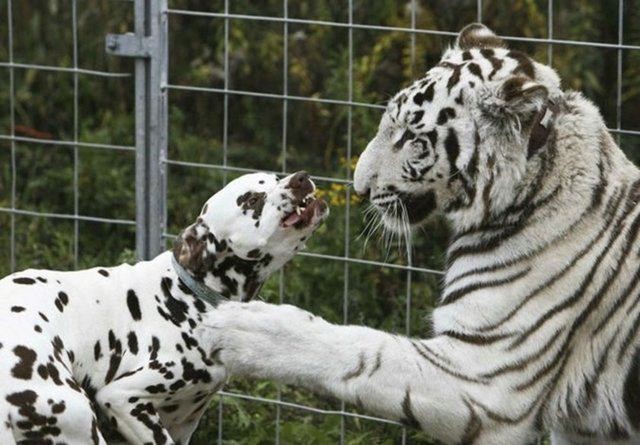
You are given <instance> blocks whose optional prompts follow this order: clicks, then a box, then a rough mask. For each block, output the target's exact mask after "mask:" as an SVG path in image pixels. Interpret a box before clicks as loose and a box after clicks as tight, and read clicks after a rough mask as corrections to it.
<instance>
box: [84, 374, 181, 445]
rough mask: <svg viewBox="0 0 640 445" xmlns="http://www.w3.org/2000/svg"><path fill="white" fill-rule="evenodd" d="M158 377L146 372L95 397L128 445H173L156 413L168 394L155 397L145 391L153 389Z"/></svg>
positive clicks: (132, 376)
mask: <svg viewBox="0 0 640 445" xmlns="http://www.w3.org/2000/svg"><path fill="white" fill-rule="evenodd" d="M157 376H158V374H157V372H155V371H153V370H150V369H147V368H143V369H141V370H139V371H138V372H135V373H134V374H132V375H129V376H126V377H123V378H120V379H117V380H114V381H113V382H111V383H109V384H108V385H106V386H105V387H103V388H101V389H100V390H99V391H98V393H97V394H96V401H97V402H98V405H99V406H100V409H102V410H103V412H104V413H105V414H106V415H107V417H108V418H109V419H110V420H111V422H112V423H113V424H114V426H115V427H116V428H117V430H118V431H119V432H120V434H122V435H123V436H124V437H125V439H127V441H128V442H129V443H140V444H142V443H144V444H147V443H152V444H173V443H174V441H173V439H172V437H171V435H170V434H169V432H168V431H167V430H166V429H165V428H164V427H163V426H162V422H161V419H160V416H159V414H158V412H157V410H156V409H157V408H156V407H157V406H158V405H159V403H158V402H159V401H161V399H162V397H164V396H166V394H152V393H150V392H149V391H148V390H146V389H145V388H150V387H153V383H155V382H156V381H157ZM161 396H162V397H161Z"/></svg>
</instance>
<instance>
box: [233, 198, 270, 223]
mask: <svg viewBox="0 0 640 445" xmlns="http://www.w3.org/2000/svg"><path fill="white" fill-rule="evenodd" d="M266 202H267V194H266V193H265V192H246V193H245V194H243V195H240V196H238V199H236V204H237V205H238V207H241V208H242V211H243V213H245V214H246V213H247V212H248V211H250V210H251V211H252V218H253V219H260V217H261V216H262V209H263V208H264V205H265V203H266Z"/></svg>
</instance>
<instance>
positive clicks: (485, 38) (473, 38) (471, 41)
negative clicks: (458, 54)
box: [455, 23, 507, 50]
mask: <svg viewBox="0 0 640 445" xmlns="http://www.w3.org/2000/svg"><path fill="white" fill-rule="evenodd" d="M455 47H456V48H459V49H462V50H468V49H473V48H476V49H488V48H506V47H507V45H505V43H504V41H503V40H502V39H501V38H500V37H498V36H497V35H496V34H495V33H494V32H493V31H491V30H490V29H489V28H487V27H486V26H484V25H483V24H482V23H471V24H469V25H467V26H465V27H464V28H462V30H461V31H460V34H458V37H457V38H456V43H455Z"/></svg>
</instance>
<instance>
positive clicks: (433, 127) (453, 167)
mask: <svg viewBox="0 0 640 445" xmlns="http://www.w3.org/2000/svg"><path fill="white" fill-rule="evenodd" d="M561 96H562V92H561V90H560V79H559V78H558V76H557V74H556V73H555V71H554V70H553V69H552V68H550V67H548V66H546V65H543V64H540V63H538V62H535V61H533V60H532V59H530V58H529V57H528V56H527V55H526V54H524V53H521V52H519V51H514V50H510V49H509V48H507V46H506V44H505V43H504V42H503V40H502V39H500V38H499V37H498V36H497V35H496V34H494V33H493V32H492V31H491V30H490V29H488V28H487V27H485V26H484V25H481V24H471V25H468V26H466V27H465V28H464V29H463V30H462V31H461V32H460V34H459V35H458V37H457V39H456V42H455V44H454V46H453V47H452V48H450V49H448V50H446V51H445V53H444V55H443V56H442V59H441V61H440V62H439V63H438V64H437V65H436V66H435V67H433V68H432V69H430V70H429V71H428V72H427V73H426V75H425V77H423V78H422V79H420V80H417V81H415V82H414V83H413V84H412V85H410V86H409V87H407V88H405V89H404V90H402V91H400V92H399V93H398V94H396V96H395V97H394V98H393V99H392V100H391V101H390V102H389V104H388V106H387V109H386V111H385V112H384V115H383V116H382V119H381V121H380V125H379V128H378V133H377V134H376V136H375V137H374V138H373V139H372V140H371V141H370V142H369V144H368V146H367V148H366V150H365V151H364V152H363V153H362V155H361V156H360V159H359V161H358V164H357V167H356V171H355V176H354V179H355V183H354V186H355V190H356V192H357V193H359V194H361V195H368V197H369V199H370V200H371V202H372V204H373V205H374V206H375V208H376V209H377V210H378V211H379V213H380V214H382V217H383V221H384V222H385V225H386V226H387V228H389V229H392V230H400V228H401V227H403V224H405V225H406V223H407V222H408V223H409V224H410V225H412V226H416V225H420V224H421V223H423V222H424V221H425V219H426V218H427V217H428V216H429V215H430V214H432V213H433V212H434V211H440V212H444V213H446V214H448V215H449V216H454V214H457V216H458V218H455V219H456V220H457V221H458V222H459V223H460V224H461V225H464V224H465V223H464V220H465V219H466V220H468V225H470V224H472V223H471V221H474V223H475V222H477V220H478V219H479V218H480V219H482V218H483V217H484V218H485V219H486V217H487V215H490V214H491V213H492V212H499V211H500V210H501V209H504V208H505V207H506V206H508V205H509V204H511V203H513V201H514V199H515V197H516V196H517V194H518V193H519V190H520V189H521V187H522V184H523V181H525V179H526V178H527V177H528V176H531V174H532V173H531V172H532V171H533V170H534V169H535V166H536V165H538V164H539V163H540V158H541V152H543V151H544V147H545V143H546V138H547V136H548V135H547V132H545V129H548V122H547V121H548V120H549V119H550V111H549V109H550V107H552V106H553V104H554V103H555V101H558V100H559V99H560V98H561ZM551 109H553V108H551ZM484 195H486V196H484ZM399 209H401V211H400V210H399ZM460 221H462V222H460Z"/></svg>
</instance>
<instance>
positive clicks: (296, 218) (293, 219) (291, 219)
mask: <svg viewBox="0 0 640 445" xmlns="http://www.w3.org/2000/svg"><path fill="white" fill-rule="evenodd" d="M300 221H302V215H298V214H297V213H296V212H293V213H292V214H291V215H289V216H287V217H286V218H285V219H284V221H282V225H283V226H285V227H291V226H293V225H294V224H297V223H299V222H300Z"/></svg>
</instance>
